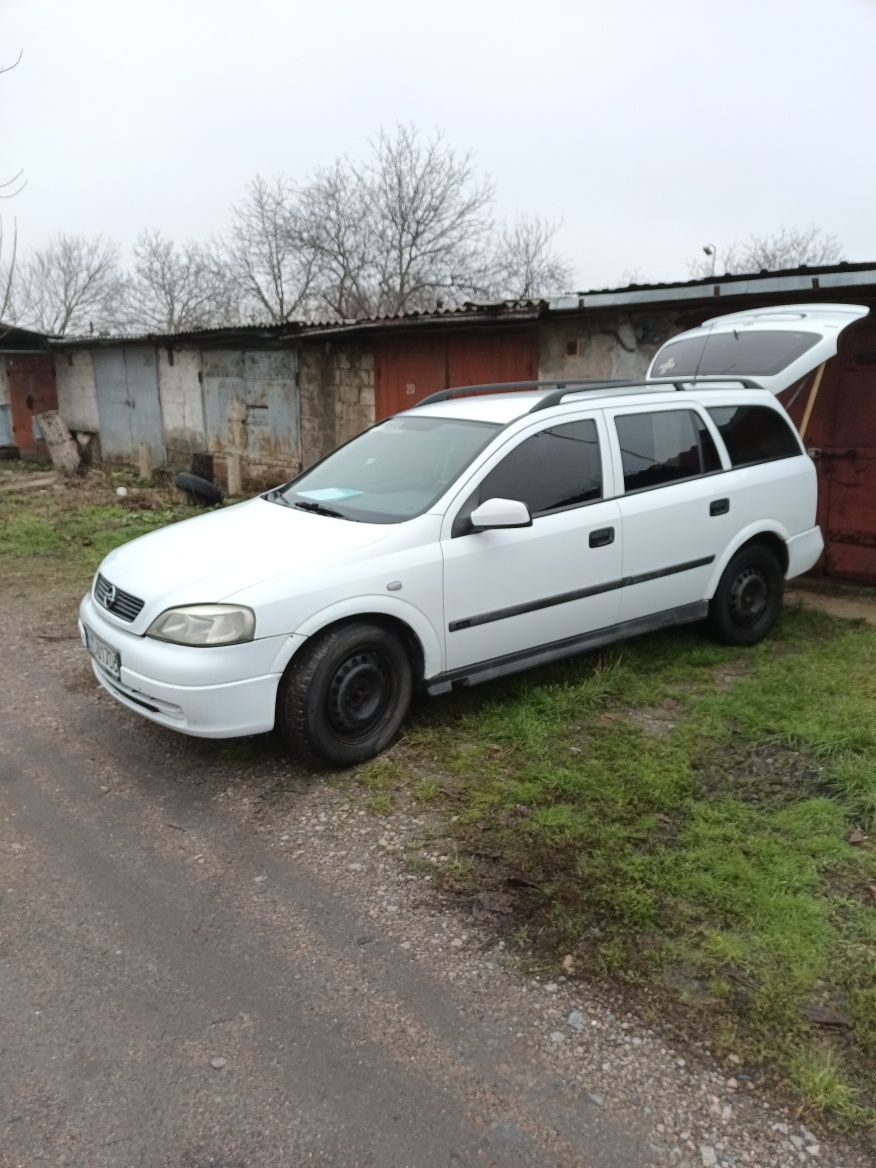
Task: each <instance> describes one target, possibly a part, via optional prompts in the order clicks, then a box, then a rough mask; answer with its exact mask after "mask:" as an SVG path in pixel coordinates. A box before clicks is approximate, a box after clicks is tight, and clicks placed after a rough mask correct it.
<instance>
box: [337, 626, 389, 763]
mask: <svg viewBox="0 0 876 1168" xmlns="http://www.w3.org/2000/svg"><path fill="white" fill-rule="evenodd" d="M392 693H393V683H392V672H391V670H390V668H389V665H388V664H387V662H386V660H385V658H384V657H383V655H382V654H381V653H378V652H377V651H376V650H375V649H366V650H363V651H362V652H359V653H353V654H351V655H350V656H349V657H348V658H347V659H346V660H345V661H343V662H342V663H341V665H339V666H338V668H337V669H336V670H335V674H334V676H333V677H332V680H331V684H330V686H329V692H328V720H329V724H330V725H331V728H332V730H333V731H334V733H335V734H336V735H338V737H339V738H344V739H347V740H348V741H357V740H359V739H361V738H364V737H366V736H367V735H368V734H370V733H371V732H372V731H373V730H375V729H376V728H377V727H378V726H379V725H380V724H381V722H382V721H383V719H384V717H385V715H386V712H387V710H388V708H389V706H390V702H391V700H392Z"/></svg>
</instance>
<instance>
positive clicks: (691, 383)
mask: <svg viewBox="0 0 876 1168" xmlns="http://www.w3.org/2000/svg"><path fill="white" fill-rule="evenodd" d="M709 382H712V383H714V384H717V385H726V384H727V383H728V382H729V383H730V384H731V385H741V386H742V388H743V389H763V386H762V385H761V383H760V382H759V381H756V380H755V378H753V377H726V376H725V375H724V374H722V373H702V374H700V375H699V376H698V377H682V378H680V379H679V380H677V381H649V382H647V384H648V385H673V386H675V388H676V389H677V390H680V391H681V392H684V390H686V389H694V388H696V387H697V386H698V385H702V384H703V383H706V384H708V383H709Z"/></svg>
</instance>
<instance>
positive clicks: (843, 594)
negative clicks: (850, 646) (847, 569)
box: [788, 580, 876, 625]
mask: <svg viewBox="0 0 876 1168" xmlns="http://www.w3.org/2000/svg"><path fill="white" fill-rule="evenodd" d="M788 599H789V600H790V601H791V602H792V603H794V604H800V605H802V606H803V607H804V608H817V609H819V610H820V611H821V612H827V613H829V614H830V615H831V616H839V617H843V618H844V619H846V620H864V621H867V623H868V624H871V625H876V589H872V588H869V589H868V588H855V587H848V586H843V585H839V584H813V583H810V582H809V581H808V580H807V581H805V582H802V583H801V582H799V581H797V582H795V584H794V586H793V588H789V589H788Z"/></svg>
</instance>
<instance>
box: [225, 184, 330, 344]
mask: <svg viewBox="0 0 876 1168" xmlns="http://www.w3.org/2000/svg"><path fill="white" fill-rule="evenodd" d="M233 215H234V219H233V223H232V226H231V231H230V233H229V235H228V236H227V238H226V239H225V241H224V243H223V246H222V251H223V258H224V263H225V265H226V266H227V269H228V272H229V274H230V276H231V279H232V280H233V281H234V283H235V284H236V285H237V287H238V289H239V290H240V293H241V296H242V299H243V302H244V307H245V309H246V310H247V311H248V312H249V314H250V315H251V316H253V317H257V318H258V317H260V318H262V319H265V318H267V319H268V320H271V321H273V322H276V323H282V322H283V321H287V320H293V319H295V318H296V317H297V316H301V315H302V314H304V313H306V312H307V310H308V309H309V307H310V305H311V303H312V299H313V286H314V280H315V275H316V256H315V254H314V253H313V252H312V251H310V250H309V249H307V248H306V247H302V236H303V232H302V229H301V224H300V222H299V219H300V209H299V206H298V197H297V192H296V190H295V188H294V187H293V186H292V185H291V184H290V183H288V182H286V181H285V180H284V179H282V178H277V179H275V180H274V181H273V183H268V182H266V181H265V179H263V178H262V177H261V176H260V175H257V176H256V177H255V178H254V179H253V181H252V182H251V183H250V186H249V189H248V191H247V194H246V196H245V198H244V199H243V200H242V201H241V202H240V203H238V204H236V206H235V207H234V211H233Z"/></svg>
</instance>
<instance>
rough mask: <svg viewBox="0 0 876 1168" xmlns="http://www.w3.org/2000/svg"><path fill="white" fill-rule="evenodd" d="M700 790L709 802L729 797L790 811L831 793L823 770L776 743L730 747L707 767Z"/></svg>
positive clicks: (795, 751)
mask: <svg viewBox="0 0 876 1168" xmlns="http://www.w3.org/2000/svg"><path fill="white" fill-rule="evenodd" d="M699 787H700V791H701V792H702V794H704V795H705V796H706V798H714V799H723V798H728V797H729V798H731V799H738V800H740V802H742V803H750V804H753V805H755V806H758V807H767V806H768V807H788V806H790V805H791V804H793V803H799V802H801V801H802V800H803V799H813V798H818V797H820V796H822V795H826V794H828V793H829V792H828V787H827V782H826V779H825V773H824V768H823V767H822V766H819V764H818V763H816V762H814V761H813V760H812V759H811V758H809V757H807V756H806V755H805V754H803V753H802V752H801V751H799V750H793V749H792V748H790V747H787V746H782V745H781V744H779V743H775V742H760V743H758V744H757V745H755V746H751V745H750V744H748V743H746V744H745V745H741V746H737V747H734V746H729V747H727V748H726V750H725V751H724V752H723V753H722V754H720V755H714V756H712V757H711V758H710V759H708V760H707V761H706V762H705V763H703V765H702V767H701V768H700V771H699Z"/></svg>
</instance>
